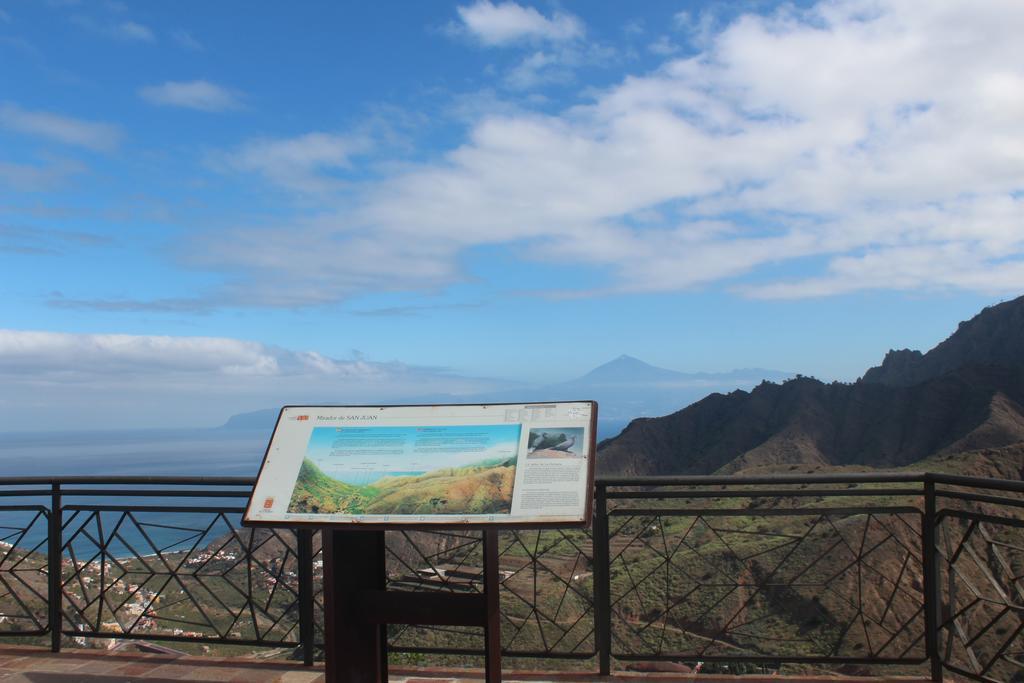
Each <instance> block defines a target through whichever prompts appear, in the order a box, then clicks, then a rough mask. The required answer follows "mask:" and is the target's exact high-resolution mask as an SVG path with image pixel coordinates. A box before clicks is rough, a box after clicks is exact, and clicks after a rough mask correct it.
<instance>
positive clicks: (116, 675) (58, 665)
mask: <svg viewBox="0 0 1024 683" xmlns="http://www.w3.org/2000/svg"><path fill="white" fill-rule="evenodd" d="M482 678H483V673H482V672H480V671H462V672H453V671H441V670H434V669H417V670H409V669H394V668H393V669H392V671H391V675H390V677H389V682H390V683H461V682H463V681H464V682H465V683H470V682H475V681H480V680H481V679H482ZM323 680H324V673H323V665H322V664H321V665H317V666H313V667H305V666H302V665H301V664H297V663H293V662H281V661H274V660H263V659H243V658H218V657H190V656H174V655H166V654H149V653H139V652H105V651H100V650H65V651H63V652H61V653H60V654H54V653H52V652H50V651H49V650H45V649H42V648H29V647H11V646H0V683H172V682H173V681H208V682H210V683H213V682H215V681H216V682H218V683H223V682H224V681H238V682H244V683H322V682H323ZM503 680H504V681H505V683H527V682H529V683H540V682H542V681H550V682H552V683H555V682H557V683H562V682H565V683H569V682H575V683H589V682H593V683H598V682H601V683H611V682H614V683H626V682H629V683H638V682H639V681H655V682H657V683H669V682H670V681H694V680H699V681H708V682H712V681H718V682H725V681H731V682H732V683H760V682H763V683H779V682H780V681H787V682H793V683H881V682H882V681H900V682H902V683H919V682H921V681H923V680H924V679H920V678H907V677H895V678H885V679H883V678H877V677H876V678H859V677H810V676H801V677H784V678H779V677H777V676H775V677H765V676H732V677H730V676H695V675H693V674H686V675H680V674H667V673H620V674H615V675H613V676H610V677H601V676H596V675H588V674H545V673H536V672H520V671H508V672H506V675H505V676H504V678H503Z"/></svg>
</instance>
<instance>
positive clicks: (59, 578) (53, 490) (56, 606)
mask: <svg viewBox="0 0 1024 683" xmlns="http://www.w3.org/2000/svg"><path fill="white" fill-rule="evenodd" d="M63 526H64V524H63V520H62V516H61V493H60V484H57V483H53V484H50V524H49V528H48V529H47V544H46V571H47V574H48V576H47V593H46V600H47V623H48V624H49V627H50V650H51V651H52V652H60V637H61V632H62V631H63V630H64V626H63V623H62V622H63V620H62V616H63V613H62V610H61V598H62V593H63V590H62V586H61V583H62V582H63V570H62V568H61V556H62V550H63V545H64V544H63V543H62V542H61V531H62V528H63Z"/></svg>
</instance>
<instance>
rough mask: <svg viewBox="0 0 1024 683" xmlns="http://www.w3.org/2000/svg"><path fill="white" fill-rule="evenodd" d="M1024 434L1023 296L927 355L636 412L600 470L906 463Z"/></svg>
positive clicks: (603, 451)
mask: <svg viewBox="0 0 1024 683" xmlns="http://www.w3.org/2000/svg"><path fill="white" fill-rule="evenodd" d="M1022 441H1024V297H1021V298H1018V299H1015V300H1013V301H1009V302H1006V303H1003V304H999V305H998V306H992V307H990V308H986V309H985V310H983V311H982V312H981V313H979V314H978V315H977V316H975V317H974V318H972V319H971V320H969V321H967V322H964V323H961V324H960V326H959V328H958V329H957V331H956V332H954V333H953V334H952V335H951V336H950V337H949V338H948V339H946V340H945V341H943V342H942V343H941V344H939V345H938V346H936V347H935V348H934V349H932V350H931V351H929V352H928V353H920V352H917V351H908V350H904V351H895V352H890V353H889V354H888V355H887V356H886V358H885V360H884V361H883V363H882V365H881V366H879V367H876V368H872V369H870V370H868V371H867V372H866V373H865V375H864V377H863V378H862V379H861V380H859V381H857V382H854V383H852V384H843V383H838V382H835V383H831V384H825V383H823V382H820V381H818V380H816V379H813V378H808V377H798V378H796V379H793V380H789V381H787V382H784V383H782V384H775V383H772V382H763V383H762V384H760V385H759V386H757V387H755V388H754V389H753V390H751V391H749V392H747V391H733V392H731V393H729V394H711V395H709V396H707V397H706V398H704V399H703V400H701V401H698V402H696V403H694V404H692V405H691V406H689V407H687V408H684V409H683V410H680V411H678V412H676V413H673V414H671V415H667V416H665V417H661V418H652V419H639V420H634V421H633V422H632V423H630V425H629V426H627V427H626V429H625V430H624V431H623V432H622V433H621V434H620V435H619V436H617V437H615V438H613V439H609V440H607V441H605V442H603V443H602V444H601V447H600V449H599V456H598V467H599V472H601V473H604V474H621V475H646V474H711V473H714V472H720V473H735V472H740V471H745V470H748V469H750V468H763V467H766V466H776V467H778V466H785V465H793V464H808V465H817V466H847V465H860V466H867V467H873V468H892V467H901V466H906V465H909V464H912V463H915V462H919V461H922V460H925V459H926V458H930V457H934V456H939V455H943V454H950V453H959V452H965V451H971V450H977V449H996V448H1001V447H1004V446H1008V445H1011V444H1016V443H1020V442H1022Z"/></svg>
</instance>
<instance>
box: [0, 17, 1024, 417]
mask: <svg viewBox="0 0 1024 683" xmlns="http://www.w3.org/2000/svg"><path fill="white" fill-rule="evenodd" d="M1022 29H1024V4H1022V3H1020V2H1018V1H1017V0H990V1H988V2H985V3H981V4H974V3H970V4H968V3H962V2H954V1H953V0H928V1H924V0H922V1H921V2H889V1H886V0H831V1H829V2H823V3H813V2H800V3H785V4H778V3H770V2H745V3H719V2H714V3H701V2H694V1H681V2H648V3H642V4H638V3H592V2H560V3H554V2H535V3H528V2H522V3H516V2H497V3H493V2H488V1H478V0H465V1H464V2H455V3H442V2H430V3H423V2H408V3H388V4H380V3H301V4H299V5H297V6H296V5H295V4H293V3H288V4H284V3H282V4H280V5H279V6H272V5H270V4H269V3H261V4H258V5H253V4H251V3H228V2H223V3H221V2H219V3H191V4H190V3H176V4H174V5H168V4H162V3H141V2H140V3H122V2H113V1H111V2H88V3H87V2H81V3H79V2H73V1H59V2H58V1H55V2H28V1H13V0H0V272H2V273H3V277H2V278H0V301H2V308H0V380H2V384H0V430H4V429H16V428H44V427H49V426H52V425H53V424H54V423H57V424H60V425H64V426H72V427H79V426H116V425H123V426H143V425H154V426H155V425H162V424H173V425H180V424H217V423H219V422H221V421H222V420H223V419H224V418H225V417H226V416H227V415H230V414H232V413H235V412H240V411H242V410H248V409H256V408H261V407H267V406H273V405H278V404H281V403H285V402H307V401H310V400H327V399H332V400H337V401H339V402H340V401H348V402H363V401H365V402H369V401H373V400H382V399H384V398H389V397H391V398H394V397H402V396H415V395H417V394H425V393H429V392H450V393H465V392H472V391H478V390H483V389H489V388H494V387H498V386H502V385H504V383H506V382H550V381H559V380H565V379H569V378H571V377H573V376H576V375H579V374H582V373H584V372H586V371H587V370H589V369H590V368H592V367H594V366H596V365H598V364H600V363H602V362H605V361H607V360H609V359H611V358H614V357H616V356H618V355H619V354H622V353H628V354H631V355H633V356H637V357H640V358H642V359H644V360H646V361H648V362H651V363H654V364H656V365H661V366H665V367H669V368H673V369H677V370H683V371H700V370H727V369H730V368H735V367H750V366H758V367H768V368H777V369H781V370H787V371H795V372H803V373H805V374H811V375H815V376H818V377H822V378H825V379H840V380H852V379H854V378H856V377H857V376H858V375H859V374H860V373H861V372H862V371H863V370H864V369H865V368H866V367H867V366H869V365H871V364H875V363H877V362H878V361H879V360H880V359H881V357H882V355H883V354H884V353H885V351H886V350H887V349H889V348H894V347H896V348H900V347H911V348H921V349H927V348H930V347H931V346H933V345H934V344H935V343H937V342H938V341H940V340H941V339H942V338H944V337H945V336H947V335H948V334H949V333H950V332H951V331H952V330H954V329H955V326H956V323H957V322H958V321H960V320H963V319H966V318H968V317H970V316H971V315H973V314H974V313H975V312H977V311H978V310H979V309H980V308H981V307H983V306H985V305H988V304H992V303H995V302H998V301H1000V300H1002V299H1005V298H1010V297H1013V296H1016V295H1019V294H1020V293H1021V292H1022V290H1024V223H1022V201H1024V200H1022V197H1024V195H1022V193H1024V147H1022V143H1021V140H1024V66H1022V63H1021V61H1020V58H1019V48H1018V40H1019V34H1020V31H1021V30H1022ZM112 416H116V417H112Z"/></svg>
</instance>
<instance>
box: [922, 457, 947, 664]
mask: <svg viewBox="0 0 1024 683" xmlns="http://www.w3.org/2000/svg"><path fill="white" fill-rule="evenodd" d="M936 543H937V539H936V537H935V480H934V479H932V476H931V474H925V475H924V519H923V520H922V522H921V553H922V554H921V557H922V560H923V564H924V567H923V569H924V582H923V583H924V647H925V654H926V655H927V656H928V661H929V663H930V665H931V678H932V680H933V681H941V680H942V657H941V655H940V654H939V615H940V606H941V604H942V594H941V592H940V591H939V566H938V561H937V558H938V553H937V552H936Z"/></svg>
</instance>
